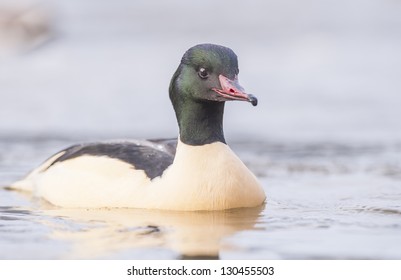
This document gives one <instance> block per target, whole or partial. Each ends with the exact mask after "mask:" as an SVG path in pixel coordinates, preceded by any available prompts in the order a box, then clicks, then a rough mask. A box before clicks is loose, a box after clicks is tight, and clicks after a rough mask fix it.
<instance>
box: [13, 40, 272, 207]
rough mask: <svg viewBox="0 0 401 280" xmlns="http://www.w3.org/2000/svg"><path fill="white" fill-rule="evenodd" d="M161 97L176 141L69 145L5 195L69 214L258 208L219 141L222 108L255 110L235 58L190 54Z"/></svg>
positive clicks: (254, 185)
mask: <svg viewBox="0 0 401 280" xmlns="http://www.w3.org/2000/svg"><path fill="white" fill-rule="evenodd" d="M169 94H170V99H171V102H172V105H173V107H174V110H175V113H176V117H177V121H178V126H179V137H178V140H142V141H139V140H138V141H120V142H116V141H114V142H101V143H87V144H81V145H74V146H72V147H69V148H67V149H65V150H63V151H61V152H59V153H57V154H55V155H54V156H52V157H51V158H49V159H48V160H46V161H45V162H44V163H43V164H42V165H40V166H39V167H38V168H36V169H35V170H33V171H32V172H31V173H29V174H28V175H27V176H26V177H25V178H24V179H23V180H21V181H18V182H16V183H14V184H13V185H12V186H11V188H14V189H20V190H26V191H31V192H33V194H34V195H35V196H38V197H41V198H44V199H45V200H47V201H49V202H50V203H52V204H54V205H57V206H61V207H69V208H102V207H119V208H121V207H129V208H146V209H164V210H183V211H196V210H223V209H230V208H241V207H255V206H259V205H261V204H263V203H264V201H265V199H266V196H265V193H264V191H263V188H262V186H261V185H260V183H259V182H258V180H257V178H256V177H255V175H254V174H252V172H251V171H250V170H249V169H248V168H247V167H246V166H245V165H244V163H243V162H242V161H241V160H240V159H239V158H238V157H237V156H236V155H235V154H234V152H233V151H232V150H231V149H230V148H229V146H228V145H227V144H226V141H225V138H224V133H223V113H224V105H225V101H230V100H239V101H248V102H250V103H251V104H252V105H254V106H256V105H257V99H256V97H255V96H253V95H251V94H247V93H245V92H244V89H243V88H242V87H241V86H240V84H239V83H238V61H237V56H236V54H235V53H234V52H233V51H232V50H231V49H229V48H227V47H223V46H219V45H213V44H201V45H196V46H194V47H192V48H190V49H189V50H188V51H186V52H185V54H184V56H183V57H182V60H181V63H180V65H179V66H178V69H177V70H176V72H175V73H174V75H173V77H172V79H171V83H170V88H169Z"/></svg>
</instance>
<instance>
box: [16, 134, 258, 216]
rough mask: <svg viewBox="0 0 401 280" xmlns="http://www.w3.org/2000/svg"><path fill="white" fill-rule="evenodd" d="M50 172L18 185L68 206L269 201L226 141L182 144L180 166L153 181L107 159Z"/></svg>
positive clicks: (213, 206)
mask: <svg viewBox="0 0 401 280" xmlns="http://www.w3.org/2000/svg"><path fill="white" fill-rule="evenodd" d="M58 156H61V155H58ZM54 158H55V157H54ZM46 164H47V165H49V161H47V162H46V163H45V164H44V165H46ZM46 168H47V167H46ZM46 168H43V166H42V167H39V168H38V169H37V170H36V171H35V172H33V175H32V173H31V175H29V176H28V177H27V178H26V179H25V180H23V181H20V182H18V183H17V184H16V185H14V186H16V187H18V186H28V185H29V186H31V187H30V188H27V187H22V188H23V189H25V190H26V189H31V190H32V191H33V192H34V193H35V195H37V196H39V197H42V198H44V199H46V200H48V201H49V202H51V203H53V204H55V205H58V206H62V207H86V208H100V207H132V208H148V209H166V210H223V209H229V208H239V207H253V206H258V205H260V204H262V203H263V202H264V200H265V193H264V191H263V189H262V187H261V186H260V184H259V182H258V180H257V179H256V177H255V176H254V175H253V174H252V173H251V172H250V171H249V170H248V168H247V167H246V166H245V165H244V164H243V163H242V162H241V160H240V159H239V158H238V157H237V156H236V155H235V154H234V153H233V152H232V151H231V149H230V148H229V147H228V146H227V145H225V144H223V143H220V142H216V143H212V144H207V145H203V146H190V145H186V144H184V143H181V142H179V143H178V146H177V152H176V156H175V159H174V163H173V164H172V165H171V166H170V167H169V168H167V169H166V170H165V171H164V173H163V175H162V176H161V177H156V178H155V179H153V180H150V179H149V178H148V177H147V176H146V173H145V172H144V171H143V170H136V169H134V167H133V166H132V165H130V164H128V163H126V162H123V161H120V160H117V159H113V158H109V157H102V156H100V157H99V156H90V155H84V156H80V157H77V158H73V159H69V160H65V161H62V162H59V163H55V164H54V165H53V166H51V167H50V168H48V169H46ZM20 188H21V187H20Z"/></svg>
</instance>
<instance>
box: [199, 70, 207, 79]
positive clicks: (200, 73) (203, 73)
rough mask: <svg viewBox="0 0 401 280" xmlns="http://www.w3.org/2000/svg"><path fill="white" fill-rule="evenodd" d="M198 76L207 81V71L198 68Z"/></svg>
mask: <svg viewBox="0 0 401 280" xmlns="http://www.w3.org/2000/svg"><path fill="white" fill-rule="evenodd" d="M198 75H199V77H201V78H202V79H207V78H208V77H209V73H208V72H207V70H206V69H205V68H199V71H198Z"/></svg>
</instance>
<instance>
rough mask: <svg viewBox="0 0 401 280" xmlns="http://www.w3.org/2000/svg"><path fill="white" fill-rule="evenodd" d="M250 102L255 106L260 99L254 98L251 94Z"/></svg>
mask: <svg viewBox="0 0 401 280" xmlns="http://www.w3.org/2000/svg"><path fill="white" fill-rule="evenodd" d="M248 100H249V102H251V104H252V105H253V106H256V105H258V99H257V98H256V97H255V96H253V95H252V94H249V97H248Z"/></svg>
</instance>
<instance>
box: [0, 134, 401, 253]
mask: <svg viewBox="0 0 401 280" xmlns="http://www.w3.org/2000/svg"><path fill="white" fill-rule="evenodd" d="M72 142H74V141H72V140H63V139H56V140H55V139H50V140H49V139H48V140H46V139H40V138H39V139H36V140H34V141H33V140H27V139H19V140H18V139H3V140H1V141H0V151H1V152H0V182H1V184H3V185H5V184H7V183H9V182H12V181H13V180H15V179H17V178H19V177H20V176H22V175H23V174H24V173H26V172H27V171H28V170H29V169H30V168H31V167H32V166H34V165H35V164H38V163H39V162H41V161H42V160H44V158H45V157H46V156H47V155H50V154H51V153H53V152H55V151H57V150H58V149H60V148H62V147H64V146H66V145H69V144H71V143H72ZM232 146H233V149H234V150H235V151H236V152H237V153H238V154H239V156H240V157H241V158H242V159H243V160H244V162H245V163H246V164H247V165H248V166H249V167H250V168H251V169H252V170H253V171H254V172H255V174H257V176H258V177H259V179H260V180H261V182H262V184H263V186H264V188H265V191H266V193H267V196H268V201H267V204H266V205H265V206H264V207H260V208H252V209H234V210H227V211H216V212H208V211H200V212H174V211H156V210H141V209H60V208H57V207H54V206H52V205H50V204H48V203H46V202H45V201H42V200H40V199H36V198H33V197H31V196H30V195H28V194H23V193H18V192H11V191H6V190H3V189H1V190H0V201H1V202H0V248H1V250H0V258H2V259H193V258H202V259H400V258H401V253H400V252H401V234H400V233H401V207H400V200H401V160H400V158H401V157H400V156H401V145H400V144H386V145H384V144H377V145H355V144H344V143H310V142H308V143H299V142H298V143H278V142H277V143H273V142H271V143H268V142H265V143H244V142H237V143H234V144H233V145H232Z"/></svg>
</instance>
